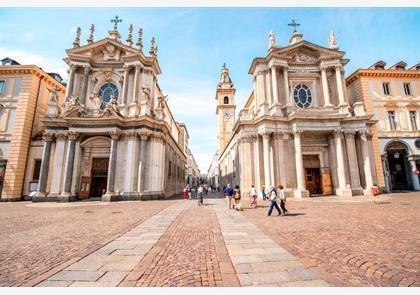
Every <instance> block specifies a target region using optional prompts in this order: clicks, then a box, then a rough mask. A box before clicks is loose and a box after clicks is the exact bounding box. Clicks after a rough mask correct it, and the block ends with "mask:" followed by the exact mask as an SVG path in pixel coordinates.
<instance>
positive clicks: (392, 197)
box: [0, 192, 420, 286]
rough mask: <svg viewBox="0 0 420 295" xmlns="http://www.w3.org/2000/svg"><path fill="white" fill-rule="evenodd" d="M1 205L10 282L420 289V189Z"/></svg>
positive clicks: (2, 248) (5, 275)
mask: <svg viewBox="0 0 420 295" xmlns="http://www.w3.org/2000/svg"><path fill="white" fill-rule="evenodd" d="M258 203H259V204H258V207H257V208H256V209H254V208H250V207H249V202H248V200H246V199H242V204H243V208H244V210H243V211H241V212H238V211H234V210H228V209H227V205H226V201H225V200H224V199H223V196H222V194H221V193H209V194H208V195H207V196H206V198H205V200H204V206H198V205H197V201H196V200H195V199H193V200H183V199H182V198H180V197H179V196H177V197H175V198H171V199H168V200H162V201H147V202H142V201H122V202H117V203H104V202H101V201H81V202H75V203H32V202H15V203H1V204H0V210H1V212H0V226H1V228H2V229H3V231H2V242H1V243H0V253H1V257H0V260H1V261H2V264H1V269H0V285H1V286H420V255H419V253H418V249H419V247H420V242H419V241H420V230H419V228H418V224H419V212H420V196H419V194H418V193H415V192H412V193H394V194H385V195H381V196H380V202H379V204H374V203H373V201H372V198H371V197H362V196H360V197H335V196H328V197H316V198H307V199H294V198H290V199H288V201H287V204H286V207H287V208H288V210H289V212H290V214H288V215H286V216H283V217H282V216H277V213H276V211H274V213H273V215H272V216H271V217H267V216H266V214H267V209H268V201H266V202H264V201H262V200H261V199H259V200H258Z"/></svg>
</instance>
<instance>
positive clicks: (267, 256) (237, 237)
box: [208, 200, 329, 287]
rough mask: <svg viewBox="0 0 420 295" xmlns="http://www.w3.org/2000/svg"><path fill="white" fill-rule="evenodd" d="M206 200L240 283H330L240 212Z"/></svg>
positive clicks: (324, 284)
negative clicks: (212, 211) (211, 206)
mask: <svg viewBox="0 0 420 295" xmlns="http://www.w3.org/2000/svg"><path fill="white" fill-rule="evenodd" d="M208 202H209V203H210V204H213V205H214V210H215V212H216V215H217V219H218V221H219V224H220V229H221V232H222V236H223V239H224V240H225V243H226V247H227V249H228V254H229V256H230V258H231V260H232V262H233V266H234V268H235V271H236V273H237V275H238V278H239V281H240V283H241V285H242V286H287V287H292V286H299V287H309V286H311V287H315V286H318V287H324V286H329V285H328V284H327V283H326V282H325V281H323V280H321V279H320V278H319V276H318V275H317V274H315V273H313V272H312V271H310V270H308V269H307V268H306V267H305V266H304V265H303V264H302V263H300V262H299V261H298V259H297V258H296V257H295V256H293V255H291V254H290V253H289V252H288V251H286V250H285V249H284V248H282V247H280V246H279V245H278V244H276V243H275V242H274V241H273V240H271V239H270V238H269V237H268V236H267V235H265V234H264V233H263V232H262V231H261V230H259V229H258V228H257V227H256V226H255V225H254V224H252V223H251V222H249V221H248V220H247V219H246V218H245V217H244V216H242V215H241V214H240V213H239V212H237V211H234V210H228V209H227V206H226V203H225V202H223V201H222V200H208ZM264 217H265V216H264ZM270 218H276V217H275V216H273V217H270Z"/></svg>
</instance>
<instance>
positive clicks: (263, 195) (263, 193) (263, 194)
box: [261, 185, 267, 201]
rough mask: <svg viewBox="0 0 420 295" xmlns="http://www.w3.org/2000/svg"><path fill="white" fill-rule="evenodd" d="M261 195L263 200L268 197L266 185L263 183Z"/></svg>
mask: <svg viewBox="0 0 420 295" xmlns="http://www.w3.org/2000/svg"><path fill="white" fill-rule="evenodd" d="M261 195H262V199H263V201H265V200H266V199H267V193H266V191H265V185H263V186H262V188H261Z"/></svg>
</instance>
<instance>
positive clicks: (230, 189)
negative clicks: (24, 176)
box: [224, 184, 233, 209]
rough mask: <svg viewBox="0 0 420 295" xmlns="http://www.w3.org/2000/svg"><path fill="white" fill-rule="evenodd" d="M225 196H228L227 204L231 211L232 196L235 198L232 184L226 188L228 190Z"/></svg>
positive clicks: (225, 191)
mask: <svg viewBox="0 0 420 295" xmlns="http://www.w3.org/2000/svg"><path fill="white" fill-rule="evenodd" d="M224 193H225V196H226V202H227V205H228V208H229V209H232V196H233V189H232V188H231V187H230V184H228V185H227V186H226V189H225V190H224Z"/></svg>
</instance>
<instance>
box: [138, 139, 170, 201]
mask: <svg viewBox="0 0 420 295" xmlns="http://www.w3.org/2000/svg"><path fill="white" fill-rule="evenodd" d="M139 136H140V161H139V193H141V194H144V192H145V191H146V187H145V184H146V165H147V163H146V160H147V158H146V156H147V147H148V138H149V135H148V134H145V133H139ZM172 165H175V163H174V161H172ZM174 177H175V175H172V179H174Z"/></svg>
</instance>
